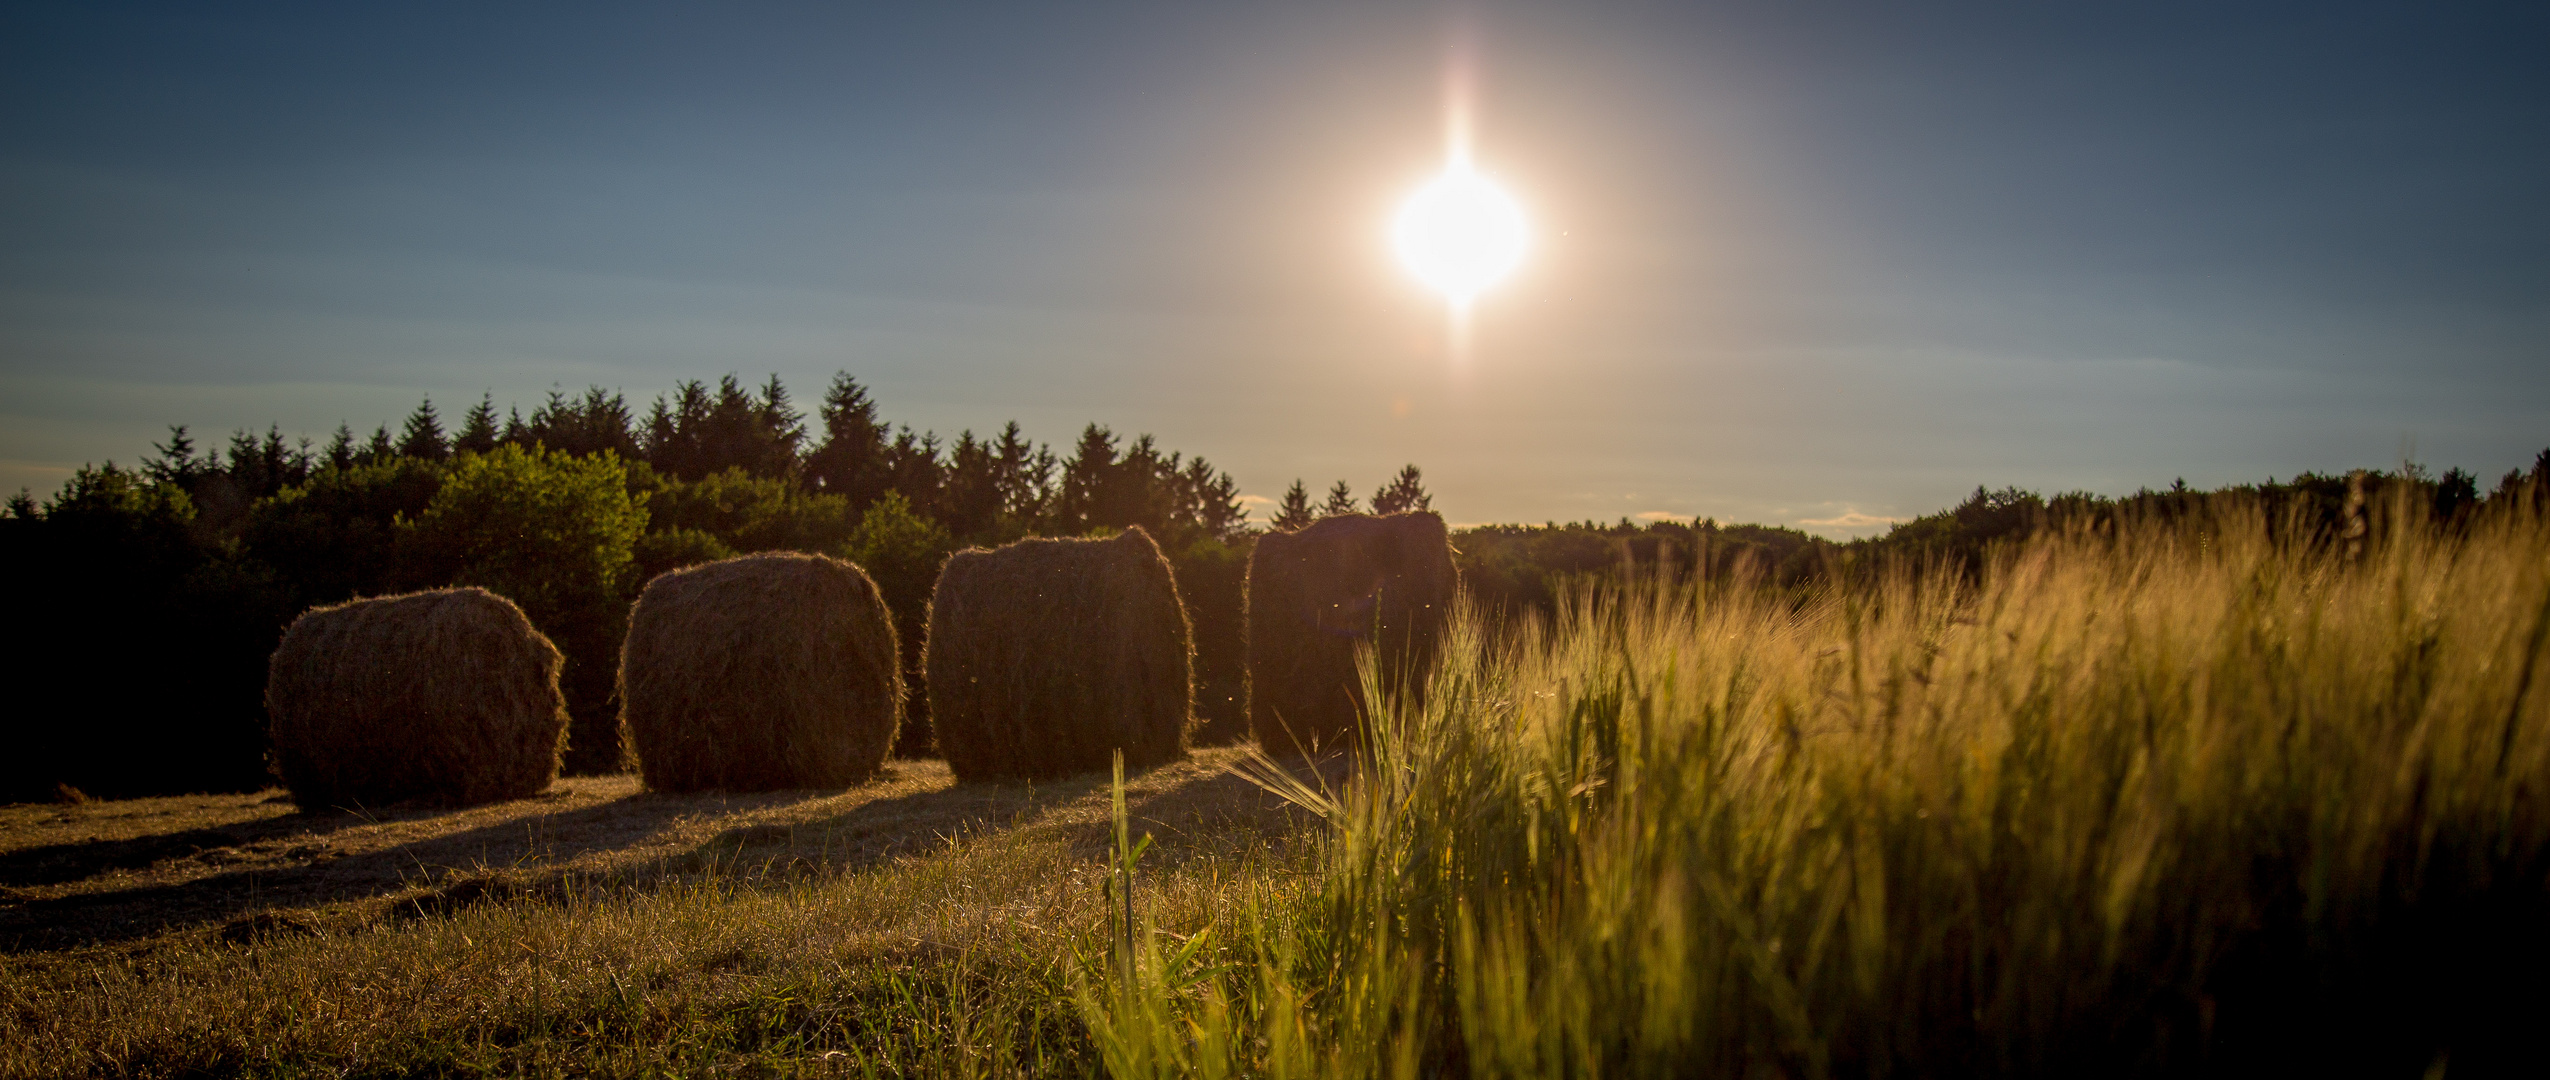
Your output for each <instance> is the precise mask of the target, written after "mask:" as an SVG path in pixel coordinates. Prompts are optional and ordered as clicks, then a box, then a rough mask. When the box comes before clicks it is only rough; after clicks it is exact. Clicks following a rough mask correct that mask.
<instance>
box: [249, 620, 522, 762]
mask: <svg viewBox="0 0 2550 1080" xmlns="http://www.w3.org/2000/svg"><path fill="white" fill-rule="evenodd" d="M560 663H561V660H560V658H559V655H558V650H557V647H556V646H553V645H551V644H550V643H549V639H548V638H547V637H544V636H542V635H541V633H540V631H538V630H536V629H533V628H532V625H531V620H529V619H526V618H524V617H523V614H522V609H521V608H518V607H515V606H514V603H513V601H511V600H507V599H505V598H504V597H501V596H498V595H496V594H494V593H491V592H488V591H487V590H485V589H476V588H469V589H436V590H433V591H431V592H419V593H408V594H406V595H404V596H383V597H377V598H374V599H370V600H356V601H353V602H351V603H345V604H338V605H335V606H333V607H317V608H312V609H310V610H309V611H306V612H303V613H302V614H301V617H300V618H298V619H295V620H293V621H292V627H291V629H289V630H286V631H284V634H283V643H282V644H281V645H278V646H277V647H276V648H275V651H274V657H273V658H272V659H271V660H269V661H267V665H266V717H267V728H266V735H267V739H268V744H269V746H270V747H271V749H270V751H269V754H270V760H271V761H272V763H273V767H274V772H275V775H276V776H278V777H281V778H282V780H283V786H285V787H286V788H289V789H291V791H292V801H293V802H296V803H299V804H300V805H301V807H302V808H303V809H309V810H315V809H319V808H322V807H331V806H357V805H364V806H379V805H383V804H387V803H396V802H430V803H440V804H445V805H468V804H472V803H485V802H495V801H497V800H500V799H519V798H523V797H525V796H529V795H536V794H539V793H540V791H541V790H542V789H544V788H547V787H548V786H549V782H550V781H552V780H555V779H557V777H558V760H559V755H560V753H561V751H562V750H563V749H564V746H565V742H566V735H567V703H566V699H565V698H564V697H562V696H561V695H560V694H559V692H558V668H559V665H560Z"/></svg>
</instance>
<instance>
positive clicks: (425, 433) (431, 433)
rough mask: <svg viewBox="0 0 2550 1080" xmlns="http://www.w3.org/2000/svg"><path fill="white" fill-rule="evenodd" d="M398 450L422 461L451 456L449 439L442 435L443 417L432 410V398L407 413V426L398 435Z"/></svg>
mask: <svg viewBox="0 0 2550 1080" xmlns="http://www.w3.org/2000/svg"><path fill="white" fill-rule="evenodd" d="M398 452H399V453H401V454H404V455H406V456H408V457H412V458H417V459H420V460H424V461H441V460H443V459H444V458H448V457H450V456H452V444H451V440H449V439H447V438H445V437H444V436H443V418H442V417H441V416H439V415H437V414H436V413H435V412H434V399H433V398H430V397H429V398H426V399H425V403H424V404H422V405H418V406H417V407H416V411H415V412H413V413H409V414H408V417H407V428H406V430H405V431H403V432H401V433H400V435H399V440H398Z"/></svg>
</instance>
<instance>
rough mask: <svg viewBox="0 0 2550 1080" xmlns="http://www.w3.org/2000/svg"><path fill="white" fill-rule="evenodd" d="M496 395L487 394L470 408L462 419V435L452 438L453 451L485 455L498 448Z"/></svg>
mask: <svg viewBox="0 0 2550 1080" xmlns="http://www.w3.org/2000/svg"><path fill="white" fill-rule="evenodd" d="M497 437H498V433H497V431H496V395H495V394H494V393H492V392H491V393H487V394H485V395H483V396H481V397H480V398H479V399H478V404H476V405H473V406H470V409H469V415H468V416H465V417H462V418H461V422H460V434H458V435H456V436H453V437H452V449H453V450H454V451H455V452H458V453H463V454H484V453H486V452H487V451H490V450H493V449H495V448H496V440H497Z"/></svg>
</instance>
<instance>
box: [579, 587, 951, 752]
mask: <svg viewBox="0 0 2550 1080" xmlns="http://www.w3.org/2000/svg"><path fill="white" fill-rule="evenodd" d="M895 658H896V652H895V638H894V622H893V620H892V619H891V618H889V617H888V616H887V614H886V609H885V601H884V600H883V599H881V598H880V597H879V596H878V595H877V587H876V583H875V582H873V581H870V580H868V575H867V573H866V572H865V571H862V570H860V569H859V568H858V567H856V566H853V565H851V564H849V563H846V562H843V561H841V560H839V559H829V558H825V557H823V556H821V555H801V554H796V553H793V552H770V553H766V554H761V555H747V556H744V557H742V558H737V559H727V560H724V561H722V562H713V563H709V564H707V565H704V566H695V567H692V568H690V569H687V570H677V571H674V572H672V573H669V574H665V575H663V576H662V577H658V578H656V579H655V580H654V581H651V582H648V583H647V586H646V592H645V593H644V594H642V595H640V596H639V597H638V602H637V606H636V608H634V609H632V610H631V611H630V613H629V638H628V644H627V645H626V646H625V647H624V648H623V649H622V650H621V654H620V700H621V710H622V711H621V715H622V717H623V718H624V719H625V720H626V721H627V724H628V729H629V735H630V739H631V741H632V742H633V743H634V744H635V746H636V749H637V757H638V770H639V772H640V773H641V774H642V775H643V776H645V778H646V786H648V787H650V788H653V789H655V790H657V791H704V790H709V789H721V790H726V791H773V790H778V789H782V788H839V787H846V786H849V785H851V784H855V783H858V782H859V781H861V780H865V779H867V778H868V777H869V776H870V775H872V774H874V773H875V772H876V771H877V768H878V767H879V766H881V765H883V764H884V763H885V755H886V751H887V750H888V749H890V748H892V747H893V745H894V733H895V729H896V728H897V727H899V726H900V725H901V724H902V720H903V683H902V680H901V678H900V677H899V676H898V675H897V673H896V670H895V666H896V660H895Z"/></svg>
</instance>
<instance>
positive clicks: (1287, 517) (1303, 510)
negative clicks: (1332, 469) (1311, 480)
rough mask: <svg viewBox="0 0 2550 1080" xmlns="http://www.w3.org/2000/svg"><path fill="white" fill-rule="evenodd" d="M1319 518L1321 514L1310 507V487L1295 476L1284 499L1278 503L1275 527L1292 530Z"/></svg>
mask: <svg viewBox="0 0 2550 1080" xmlns="http://www.w3.org/2000/svg"><path fill="white" fill-rule="evenodd" d="M1317 520H1319V515H1317V514H1314V513H1312V512H1311V509H1310V489H1309V488H1306V487H1303V486H1302V482H1301V479H1300V478H1299V477H1295V478H1294V480H1293V486H1292V487H1289V488H1286V489H1285V490H1284V501H1283V502H1281V503H1279V504H1277V505H1276V508H1275V521H1274V526H1275V528H1276V529H1278V530H1280V531H1283V532H1292V531H1293V530H1295V529H1299V528H1301V527H1303V526H1305V525H1308V524H1310V523H1311V522H1313V521H1317Z"/></svg>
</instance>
